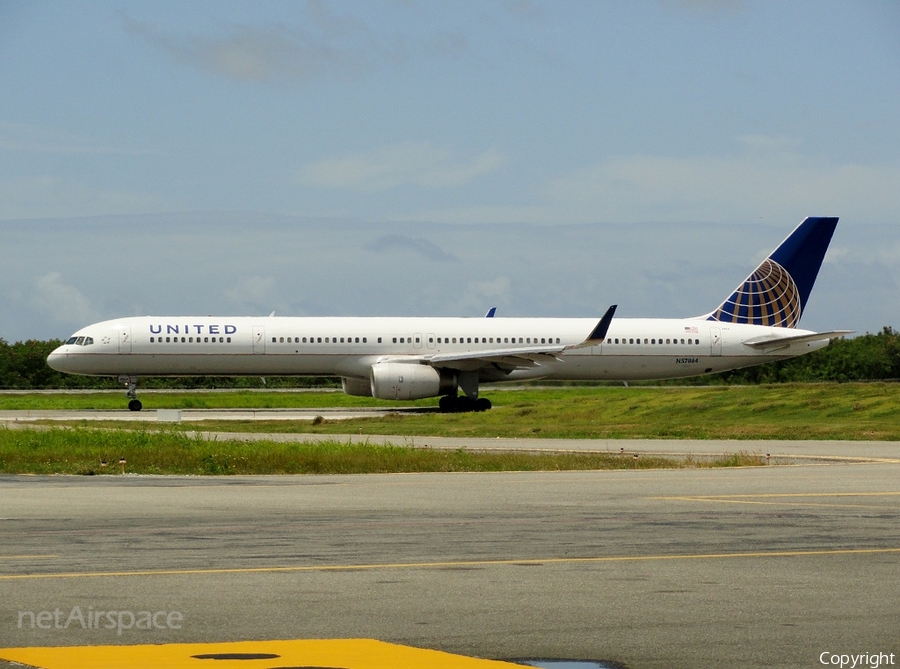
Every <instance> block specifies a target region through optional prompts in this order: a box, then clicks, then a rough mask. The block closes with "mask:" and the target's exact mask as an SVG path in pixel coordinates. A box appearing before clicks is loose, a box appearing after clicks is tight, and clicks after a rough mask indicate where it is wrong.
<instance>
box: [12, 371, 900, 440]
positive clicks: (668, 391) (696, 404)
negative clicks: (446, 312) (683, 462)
mask: <svg viewBox="0 0 900 669" xmlns="http://www.w3.org/2000/svg"><path fill="white" fill-rule="evenodd" d="M486 395H487V396H489V397H491V399H492V400H493V402H494V408H493V409H492V410H491V411H487V412H484V413H470V414H441V413H437V412H436V411H434V412H430V411H426V412H397V413H392V414H389V415H387V416H384V417H379V418H374V417H373V418H361V419H354V420H329V419H328V417H327V416H328V414H327V413H325V412H323V414H322V416H323V419H322V420H317V421H315V423H313V422H311V421H262V420H260V421H247V422H239V421H221V422H212V421H204V422H202V423H193V424H188V423H185V424H184V429H196V428H197V427H201V429H204V430H216V431H228V432H237V431H246V432H309V433H315V434H321V435H334V434H348V433H351V434H382V435H384V434H387V435H395V434H407V435H420V436H448V437H510V438H515V437H519V438H521V437H547V438H563V439H565V438H594V439H623V438H629V439H844V440H900V414H898V413H897V406H898V404H900V384H896V383H859V384H779V385H768V386H718V387H657V388H647V387H642V388H623V387H594V388H591V387H574V388H531V389H524V390H499V389H494V390H490V389H489V390H487V391H486ZM102 398H103V401H104V402H105V403H106V402H109V403H112V404H113V406H114V407H115V408H119V409H122V408H123V406H124V401H123V400H122V398H121V397H119V396H117V395H112V396H110V395H104V396H102ZM0 399H2V400H4V401H5V406H6V407H7V408H18V409H28V408H41V407H37V406H31V404H30V402H32V401H33V400H34V401H39V402H40V403H41V404H42V407H43V408H56V409H66V408H85V409H86V408H106V407H103V406H99V405H95V404H94V402H95V401H96V400H95V399H94V398H93V396H80V395H74V396H66V395H38V396H0ZM14 400H15V401H14ZM145 400H146V401H145V406H146V407H147V408H148V409H150V410H152V409H156V408H183V409H187V408H192V407H190V406H188V405H189V404H191V403H201V402H202V404H203V405H204V406H203V407H195V408H235V407H244V408H251V409H253V408H256V409H259V408H287V407H294V408H315V407H332V406H346V404H344V403H345V402H350V401H352V402H353V405H355V406H382V407H384V406H393V407H396V406H397V403H393V404H392V403H388V402H379V401H377V400H372V399H369V398H351V397H347V396H346V395H343V394H341V393H315V392H303V393H255V392H251V393H231V392H229V393H203V394H200V395H197V396H192V395H190V394H185V393H174V394H168V393H167V394H159V395H157V394H151V395H147V396H146V397H145ZM54 402H56V404H54ZM435 404H436V400H433V399H431V400H421V401H420V402H417V403H404V406H424V407H433V406H434V405H435ZM146 416H147V419H148V422H147V423H145V424H144V425H145V426H146V428H147V429H152V428H154V427H155V426H156V425H157V423H156V422H155V416H154V414H152V413H148V414H146ZM186 418H188V416H186ZM86 423H87V421H85V424H86ZM91 424H92V425H97V423H93V422H91ZM108 425H110V426H114V425H117V426H119V427H121V424H120V423H109V424H108Z"/></svg>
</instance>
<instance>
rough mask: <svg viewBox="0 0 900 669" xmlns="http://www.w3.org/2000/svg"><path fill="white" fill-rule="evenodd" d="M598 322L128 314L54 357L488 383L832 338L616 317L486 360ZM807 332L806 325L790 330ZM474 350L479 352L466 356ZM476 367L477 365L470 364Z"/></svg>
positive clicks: (689, 360)
mask: <svg viewBox="0 0 900 669" xmlns="http://www.w3.org/2000/svg"><path fill="white" fill-rule="evenodd" d="M595 325H596V321H595V320H592V319H587V318H300V317H297V318H293V317H274V316H272V317H265V318H252V317H223V318H218V317H199V318H198V317H187V316H185V317H181V316H178V317H153V316H142V317H133V318H121V319H117V320H111V321H104V322H101V323H96V324H94V325H90V326H88V327H86V328H83V329H81V330H79V331H78V332H77V333H75V335H73V336H72V338H70V339H69V340H68V342H67V343H66V344H64V345H62V346H60V347H59V348H58V349H56V350H55V351H54V352H53V353H52V354H51V356H50V358H49V362H50V365H51V366H52V367H53V368H54V369H57V370H59V371H63V372H69V373H74V374H88V375H97V376H116V375H127V376H267V375H268V376H275V375H277V376H295V375H327V376H341V377H345V378H350V379H361V380H362V379H368V378H369V375H370V371H371V368H372V365H374V364H377V363H379V362H381V361H384V360H391V361H394V362H396V361H398V360H399V361H402V360H403V359H405V358H408V359H409V360H410V361H418V362H422V364H428V360H429V359H431V358H433V357H435V356H451V357H458V358H459V359H454V360H453V361H452V362H451V363H446V364H443V365H442V366H444V367H447V368H452V369H456V370H459V371H461V372H466V371H470V370H471V371H474V370H476V369H477V370H478V375H479V377H480V380H481V381H502V380H522V379H534V378H547V379H560V380H620V381H628V380H646V379H670V378H679V377H688V376H696V375H699V374H708V373H714V372H721V371H725V370H729V369H736V368H739V367H746V366H749V365H756V364H760V363H763V362H769V361H773V360H780V359H783V358H790V357H794V356H797V355H802V354H804V353H808V352H810V351H813V350H816V349H818V348H822V347H823V346H825V345H827V343H828V342H827V340H821V341H812V342H801V343H791V344H782V345H780V346H773V348H772V349H760V348H759V347H758V346H756V347H751V346H748V345H745V344H744V343H743V342H744V341H746V340H751V339H756V340H758V339H759V338H760V337H765V336H767V335H772V336H773V338H774V337H777V336H779V335H783V334H784V333H785V328H776V327H766V326H760V325H744V324H732V323H721V322H717V321H709V320H705V319H702V318H694V319H691V318H688V319H628V318H617V319H614V320H613V321H612V325H611V327H610V329H609V332H608V334H607V336H606V339H605V340H604V342H603V343H602V344H600V345H594V346H584V347H582V348H572V349H566V350H563V351H562V352H557V353H548V354H546V355H541V354H540V353H538V354H537V355H535V354H533V353H532V354H531V355H532V357H533V359H534V364H533V365H531V366H522V367H520V368H516V369H513V370H511V371H510V370H509V369H505V370H504V369H501V368H500V366H497V367H496V368H492V367H490V366H488V367H485V366H484V359H485V358H490V357H491V355H492V352H496V353H497V355H498V356H499V355H510V354H511V353H512V352H514V351H516V350H518V349H522V350H527V351H534V349H536V348H541V347H543V346H547V347H548V348H550V347H552V346H554V345H555V346H557V347H558V346H559V345H562V346H577V345H578V344H579V343H581V342H583V341H584V340H585V337H586V336H587V335H588V334H589V333H590V332H591V330H592V328H593V327H594V326H595ZM792 332H793V333H796V334H801V335H802V334H804V333H807V332H808V331H805V330H802V331H801V330H793V331H792ZM467 355H471V360H472V361H473V362H471V363H469V362H468V361H467V359H466V356H467ZM470 365H471V366H470Z"/></svg>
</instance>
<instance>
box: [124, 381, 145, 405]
mask: <svg viewBox="0 0 900 669" xmlns="http://www.w3.org/2000/svg"><path fill="white" fill-rule="evenodd" d="M119 383H124V384H125V385H126V386H128V392H127V393H125V396H126V397H128V400H129V401H128V410H129V411H140V410H141V409H143V408H144V405H143V404H141V401H140V400H139V399H138V398H137V377H136V376H120V377H119Z"/></svg>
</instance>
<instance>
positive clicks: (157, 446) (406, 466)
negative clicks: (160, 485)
mask: <svg viewBox="0 0 900 669" xmlns="http://www.w3.org/2000/svg"><path fill="white" fill-rule="evenodd" d="M120 458H124V459H125V465H124V471H125V472H128V473H135V474H183V475H229V474H366V473H379V472H493V471H562V470H598V469H660V468H677V467H716V466H728V467H733V466H759V465H764V464H765V462H764V461H763V459H762V458H761V457H760V456H758V455H749V454H745V453H738V454H734V455H731V456H727V457H724V458H721V459H719V460H712V461H703V460H698V459H697V458H686V459H678V458H662V457H652V456H642V457H640V458H637V459H635V458H634V457H632V455H631V454H630V453H629V454H625V455H620V454H618V453H559V454H547V453H541V454H534V453H521V452H505V453H499V452H492V453H483V452H474V451H467V450H462V449H459V450H438V449H428V448H413V447H410V446H397V445H390V444H388V445H380V444H379V445H375V444H367V443H353V444H351V443H347V442H342V441H338V440H335V439H323V440H322V441H319V442H315V443H303V444H300V443H281V442H267V441H261V442H253V443H246V442H238V441H233V440H224V441H206V440H203V439H200V438H198V437H196V436H189V435H187V434H185V433H183V432H180V431H175V430H166V431H146V430H136V431H133V430H123V429H118V430H106V429H90V428H52V429H48V430H40V429H37V430H36V429H25V430H20V429H15V430H13V429H8V428H0V472H2V473H15V474H81V475H95V474H108V475H116V474H121V473H122V471H123V467H122V465H120V463H119V460H120ZM102 462H106V463H107V464H106V466H103V465H102V464H101V463H102Z"/></svg>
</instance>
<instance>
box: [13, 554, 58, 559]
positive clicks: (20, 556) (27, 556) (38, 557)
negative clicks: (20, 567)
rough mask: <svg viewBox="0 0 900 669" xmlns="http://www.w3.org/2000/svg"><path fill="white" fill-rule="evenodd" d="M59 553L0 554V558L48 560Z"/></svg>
mask: <svg viewBox="0 0 900 669" xmlns="http://www.w3.org/2000/svg"><path fill="white" fill-rule="evenodd" d="M58 557H59V555H0V560H49V559H50V558H58Z"/></svg>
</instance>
